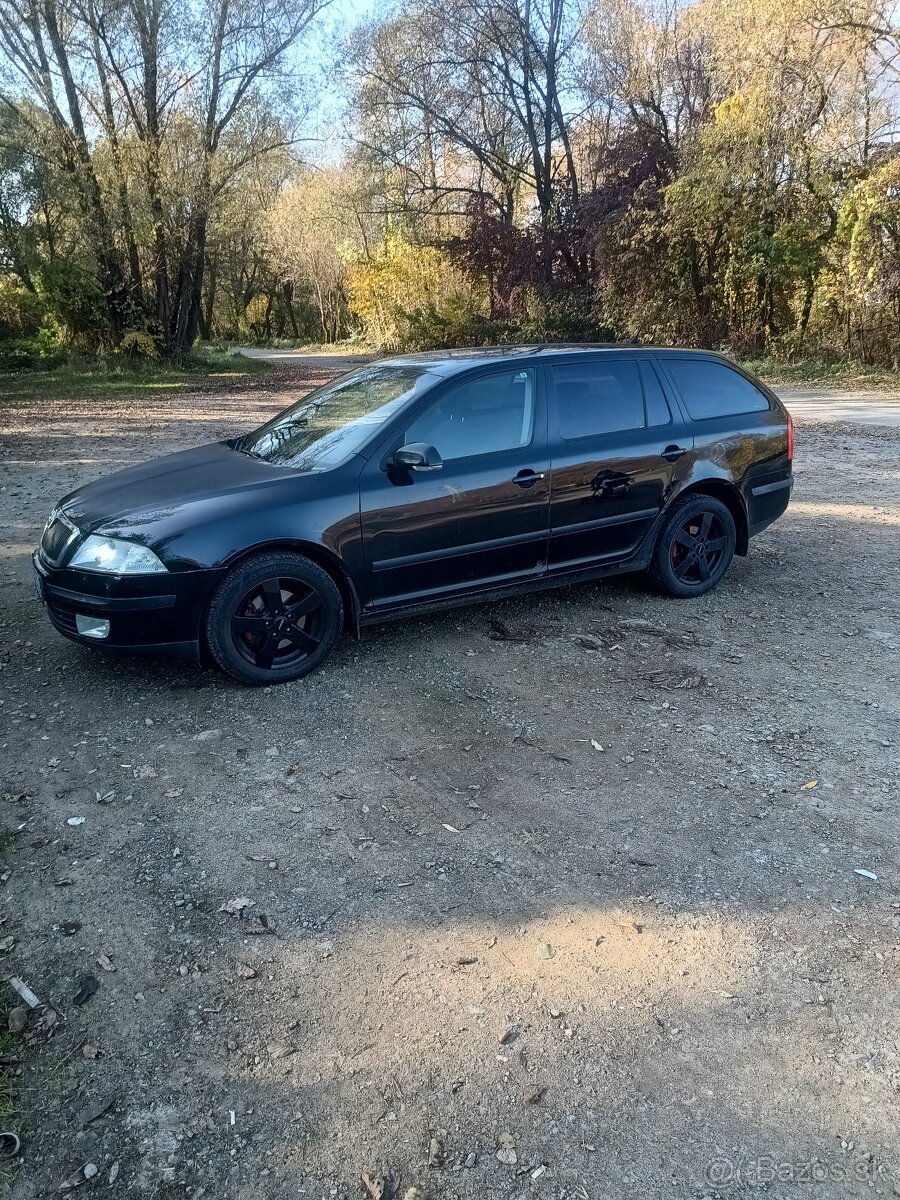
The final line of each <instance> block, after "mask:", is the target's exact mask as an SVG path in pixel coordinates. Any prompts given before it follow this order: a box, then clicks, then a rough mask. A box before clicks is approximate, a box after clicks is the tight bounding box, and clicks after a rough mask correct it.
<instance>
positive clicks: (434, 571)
mask: <svg viewBox="0 0 900 1200" xmlns="http://www.w3.org/2000/svg"><path fill="white" fill-rule="evenodd" d="M539 382H540V378H539V372H538V371H537V370H536V368H534V367H516V368H512V369H509V368H508V369H506V370H502V371H498V370H490V371H486V372H481V373H479V374H477V375H470V376H466V377H464V378H463V379H462V380H460V381H459V382H454V381H450V382H448V384H447V385H445V386H444V387H443V388H441V389H440V390H439V391H438V392H436V394H435V396H434V398H433V399H431V400H429V401H428V402H427V403H426V404H425V405H424V407H423V408H420V409H418V410H417V411H416V412H414V413H413V414H412V415H411V416H410V418H409V419H408V421H406V422H405V423H403V425H402V427H401V428H398V429H395V431H394V432H393V434H392V435H391V437H390V438H389V439H388V440H387V442H386V443H384V444H383V445H382V446H381V447H380V448H379V450H378V452H377V453H376V454H375V455H374V456H373V457H372V458H371V459H370V460H369V462H368V463H367V464H366V466H365V467H364V468H363V471H362V474H361V476H360V516H361V521H362V533H363V543H364V546H365V553H366V561H367V567H368V580H369V597H368V603H369V604H370V605H371V606H372V607H386V606H392V605H402V604H412V603H415V602H417V601H419V600H430V599H436V598H438V597H440V596H443V595H453V594H454V593H462V592H467V591H473V590H478V589H480V588H483V587H492V586H496V587H502V586H504V585H505V584H509V583H515V582H517V581H519V580H522V579H529V578H536V577H540V576H542V575H543V574H544V573H545V571H546V560H547V538H548V533H549V505H550V465H549V456H548V448H547V409H546V403H545V399H544V396H543V389H542V388H540V387H539ZM413 442H418V443H426V444H428V445H431V446H434V447H435V449H436V450H437V451H438V453H439V454H440V456H441V459H442V460H443V461H442V465H441V467H440V468H439V469H438V470H435V471H428V472H424V471H414V470H409V469H398V468H396V467H394V466H392V465H391V456H392V454H393V452H394V451H395V450H397V449H398V448H399V447H400V446H401V445H407V444H410V443H413Z"/></svg>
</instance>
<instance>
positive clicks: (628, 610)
mask: <svg viewBox="0 0 900 1200" xmlns="http://www.w3.org/2000/svg"><path fill="white" fill-rule="evenodd" d="M333 370H334V362H329V361H327V360H313V361H312V362H306V363H304V362H295V363H290V364H283V365H280V366H278V367H277V368H276V370H275V371H274V372H273V373H272V374H271V375H268V376H266V377H265V378H260V377H255V378H254V379H252V380H250V381H248V382H246V383H245V384H243V385H241V386H240V387H238V388H236V389H235V390H233V391H231V392H228V393H223V392H221V391H212V390H203V389H201V390H198V391H196V392H194V393H192V394H190V395H188V394H178V395H176V396H175V397H174V398H172V397H169V398H167V397H166V396H165V395H159V394H157V395H156V396H155V397H151V398H149V399H143V400H138V399H134V398H128V399H117V398H115V397H110V398H104V399H102V400H99V401H98V400H96V399H94V400H91V401H90V402H88V401H72V402H69V403H66V402H63V401H60V400H53V401H52V402H42V401H41V400H40V399H39V398H38V399H36V400H35V403H34V405H33V406H30V405H21V406H18V407H16V408H14V409H7V410H6V411H5V413H4V414H3V424H2V428H3V431H4V432H3V434H2V436H0V463H2V478H0V513H2V522H0V558H2V561H3V564H4V567H5V570H4V572H3V574H2V577H0V635H2V636H0V792H2V793H5V800H4V825H5V829H6V831H7V838H6V842H5V846H4V848H3V851H2V856H3V858H4V860H5V863H6V870H7V872H8V874H6V873H5V874H3V876H2V878H3V880H4V881H5V886H4V887H3V890H2V893H0V894H2V900H3V920H4V921H5V924H4V926H3V929H2V931H0V932H2V934H3V935H4V936H5V937H6V941H5V942H2V943H0V945H2V946H3V947H8V946H9V938H10V937H11V938H14V939H15V944H14V946H13V948H12V949H11V950H8V952H7V953H6V954H5V955H4V963H3V970H4V973H8V974H13V975H16V976H18V977H21V978H22V979H24V980H25V981H26V982H27V983H28V985H29V986H30V987H31V988H32V989H33V990H34V992H35V993H36V994H37V996H38V998H39V999H40V1000H41V1001H42V1002H44V1003H45V1004H47V1005H50V1006H52V1010H53V1011H48V1010H39V1011H38V1012H37V1013H35V1014H32V1015H31V1017H30V1018H29V1022H28V1026H27V1028H26V1031H25V1033H24V1034H19V1035H18V1036H17V1038H16V1040H15V1043H14V1051H13V1053H14V1055H15V1057H16V1058H17V1059H18V1061H19V1065H18V1066H17V1067H15V1066H14V1067H13V1084H14V1087H15V1089H16V1092H17V1095H18V1102H19V1105H20V1107H21V1109H22V1118H21V1122H22V1132H23V1153H22V1155H21V1157H20V1158H19V1159H16V1160H9V1159H8V1160H7V1161H6V1164H5V1168H4V1169H3V1178H4V1180H5V1183H4V1185H3V1186H4V1187H5V1188H6V1193H7V1194H9V1195H11V1196H13V1197H15V1198H16V1200H34V1198H37V1197H45V1196H49V1195H50V1194H51V1193H55V1192H56V1189H57V1188H58V1187H59V1185H60V1184H61V1183H63V1181H65V1180H67V1179H68V1178H69V1177H71V1176H72V1174H73V1172H76V1171H78V1170H79V1169H80V1168H84V1166H85V1164H89V1163H90V1164H94V1165H95V1166H96V1168H97V1174H96V1176H94V1177H93V1178H92V1179H90V1180H89V1182H87V1183H86V1184H85V1185H84V1187H83V1188H82V1189H81V1191H80V1192H79V1193H78V1194H79V1195H82V1196H88V1195H90V1194H92V1193H102V1194H104V1195H106V1194H113V1195H114V1194H116V1193H119V1194H124V1193H126V1192H127V1193H128V1194H129V1195H134V1196H137V1197H148V1198H149V1197H155V1198H157V1200H168V1198H170V1197H171V1198H174V1197H188V1198H190V1200H200V1198H201V1197H204V1198H205V1200H220V1198H223V1197H227V1198H229V1200H231V1198H235V1200H276V1198H278V1200H281V1198H284V1200H294V1198H296V1197H314V1198H319V1197H321V1198H323V1200H333V1198H335V1197H337V1198H343V1197H354V1196H360V1195H364V1194H365V1192H364V1191H363V1188H362V1185H361V1183H360V1177H361V1175H362V1173H364V1172H366V1173H368V1174H369V1175H370V1176H371V1177H373V1178H372V1190H373V1194H375V1195H377V1194H378V1191H379V1188H378V1180H377V1178H374V1177H376V1176H377V1175H378V1174H379V1173H383V1172H387V1173H389V1174H390V1175H391V1176H393V1177H397V1180H398V1189H399V1190H398V1191H397V1195H398V1197H404V1196H405V1195H407V1192H408V1189H410V1188H418V1189H419V1191H418V1192H413V1193H411V1196H420V1195H422V1196H428V1197H432V1198H433V1200H438V1198H440V1200H453V1198H457V1197H458V1198H460V1200H463V1198H465V1200H475V1198H478V1200H486V1198H490V1200H493V1198H495V1197H496V1198H507V1197H508V1198H509V1200H519V1198H523V1200H524V1198H531V1197H541V1198H545V1200H551V1198H552V1200H556V1198H559V1200H561V1198H563V1197H569V1198H572V1200H575V1198H578V1200H631V1198H637V1197H640V1198H641V1200H646V1198H650V1200H687V1198H690V1197H702V1196H709V1197H719V1196H722V1197H725V1196H741V1195H747V1194H751V1193H752V1194H757V1193H759V1192H762V1193H765V1194H766V1195H769V1196H773V1197H799V1196H803V1197H809V1198H811V1200H814V1198H818V1197H829V1198H831V1197H834V1198H838V1197H841V1198H845V1197H852V1196H863V1195H865V1196H870V1195H876V1196H892V1195H897V1194H900V1138H898V1126H897V1119H896V1114H897V1105H898V1087H900V1030H898V1022H897V1012H898V1008H897V980H898V967H900V957H898V953H900V938H898V928H900V888H898V884H900V864H898V860H897V846H898V834H897V820H896V800H897V795H898V782H900V762H898V750H897V740H898V737H897V710H898V684H900V656H898V648H900V601H898V593H897V587H896V582H897V550H898V527H900V430H897V429H889V428H882V427H880V426H876V425H850V424H846V425H841V424H837V425H835V424H831V425H826V424H815V423H806V422H803V421H801V423H800V425H799V427H798V438H797V463H796V469H797V476H798V487H797V489H796V491H795V496H796V499H795V501H794V502H793V504H792V505H791V508H790V509H789V512H788V514H787V515H786V517H785V518H784V519H783V520H782V521H780V522H779V523H778V524H777V525H775V526H774V527H773V528H771V529H770V530H768V531H767V532H766V533H764V534H763V535H762V536H760V537H759V538H758V539H756V540H755V541H754V543H753V545H752V550H751V554H750V556H749V558H748V559H740V560H737V561H736V562H735V564H734V566H733V568H732V570H731V572H730V573H729V575H728V577H727V578H726V581H725V582H724V584H723V585H722V586H721V587H720V588H719V589H718V590H717V591H716V592H714V593H713V594H711V595H709V596H706V597H704V598H703V599H702V600H700V601H697V602H690V603H688V602H674V601H670V600H664V599H662V598H658V597H656V596H653V595H652V594H650V593H648V592H647V591H646V590H645V589H644V587H643V585H642V583H641V582H640V580H637V581H633V582H628V581H621V580H620V581H616V582H614V583H606V584H597V585H587V586H581V587H578V588H573V589H569V590H564V591H559V592H555V593H542V594H538V595H536V596H534V597H529V598H525V599H520V600H516V601H514V602H510V601H507V602H503V603H500V604H495V605H491V606H481V607H473V608H471V609H465V610H456V611H454V612H451V613H449V614H442V615H436V616H432V617H428V618H420V619H417V620H413V621H409V622H408V623H405V624H392V625H385V626H382V627H380V628H376V629H372V630H368V631H366V632H365V634H364V638H363V641H362V642H361V643H358V644H357V643H355V642H353V641H352V640H349V639H346V640H345V641H344V642H343V643H342V644H341V646H340V647H339V649H338V651H337V653H336V654H335V655H334V657H333V658H332V659H331V661H330V662H329V663H328V664H327V665H326V667H325V668H324V669H323V670H322V671H321V672H320V673H319V674H318V675H316V676H314V677H313V678H311V679H308V680H305V681H301V682H299V683H296V684H291V685H287V686H284V687H279V688H273V689H271V690H267V691H261V692H259V691H256V692H251V691H246V690H242V689H241V688H239V687H237V686H235V685H232V684H231V683H229V682H228V681H227V680H226V679H225V678H223V677H222V676H220V675H218V674H216V673H214V672H212V671H206V670H199V669H196V668H191V667H185V666H179V665H173V664H167V663H165V662H162V663H156V662H145V661H128V660H125V661H122V660H107V659H105V658H103V657H102V656H100V655H98V654H92V653H90V652H88V651H85V650H82V649H80V648H79V647H76V646H74V645H71V644H69V643H68V642H66V641H64V640H63V639H61V638H60V637H59V636H58V635H57V634H56V633H55V632H54V631H53V630H52V628H51V627H50V625H49V623H48V621H47V619H46V617H45V616H44V614H43V613H42V611H41V610H40V608H39V606H38V604H37V602H36V601H35V600H34V598H33V594H32V583H31V577H30V564H29V558H28V555H29V553H30V551H31V549H32V547H33V546H34V544H35V543H36V541H37V538H38V536H39V532H40V528H41V525H42V522H43V520H44V518H45V516H46V513H47V511H48V509H49V507H50V506H51V504H52V503H53V501H54V500H55V499H56V498H57V497H58V496H60V495H61V494H63V493H64V492H66V491H68V490H69V489H70V488H72V487H73V486H75V485H76V484H78V483H80V482H83V481H86V480H88V479H91V478H93V477H95V476H97V475H99V474H102V473H103V472H106V471H110V470H113V469H115V468H116V467H118V466H120V465H124V464H126V463H128V462H132V461H134V460H136V459H143V458H146V457H149V456H151V455H154V454H158V453H162V452H164V451H167V450H169V449H173V448H176V447H179V446H186V445H190V444H192V443H198V442H201V441H204V440H211V439H213V438H218V437H222V436H226V435H230V434H233V433H235V432H238V431H240V430H243V429H245V428H247V427H249V426H251V425H252V424H255V423H257V422H258V421H260V420H261V419H262V418H263V417H265V416H268V415H269V414H270V413H271V412H273V411H275V410H276V409H278V408H279V407H281V406H283V405H284V404H285V403H287V402H289V401H290V400H291V399H293V398H294V397H295V396H296V395H298V394H300V392H301V391H302V390H303V389H305V388H306V387H308V386H309V385H310V384H312V383H313V382H318V381H320V380H321V379H322V378H324V377H326V376H327V374H328V372H330V371H333ZM595 743H596V745H595ZM600 747H602V749H601V748H600ZM70 818H83V820H82V821H81V822H80V823H78V824H74V823H70ZM861 870H864V871H867V872H871V873H872V875H875V876H877V879H874V878H871V877H870V876H864V875H861V874H859V873H858V872H859V871H861ZM238 898H246V899H247V900H250V901H252V902H253V907H252V908H249V909H245V910H244V913H243V915H231V914H229V913H228V912H223V911H220V906H221V905H222V904H223V903H224V902H227V901H230V900H234V899H238ZM272 927H274V932H271V929H272ZM267 930H268V931H267ZM98 956H106V960H105V962H106V967H107V969H104V965H103V963H102V962H101V963H99V964H98ZM109 966H113V967H114V968H115V969H114V970H113V971H110V970H109V969H108V967H109ZM86 977H93V979H94V980H96V981H97V982H98V983H99V988H98V989H97V990H96V992H95V993H94V994H93V995H90V996H89V997H88V998H87V999H85V998H84V992H85V991H90V988H91V986H92V985H90V984H89V985H88V987H87V988H84V987H82V989H81V991H82V994H81V995H78V992H79V987H80V985H82V983H83V981H84V980H85V978H86ZM10 997H11V998H12V999H13V1000H14V999H15V997H14V996H13V995H12V993H11V992H10ZM79 1000H84V1003H82V1004H79V1003H78V1001H79ZM54 1012H55V1013H56V1014H57V1019H56V1021H55V1024H53V1015H54ZM13 1020H14V1022H15V1020H16V1018H15V1017H14V1018H13ZM48 1025H52V1028H50V1029H49V1030H48V1029H47V1028H46V1027H47V1026H48ZM88 1055H90V1057H89V1056H88ZM498 1152H499V1157H498ZM429 1155H430V1156H431V1159H432V1162H431V1165H429ZM88 1174H89V1175H93V1170H92V1169H89V1171H88ZM76 1178H77V1177H76ZM397 1180H395V1181H397ZM110 1181H112V1186H111V1187H110ZM392 1187H393V1182H389V1184H388V1186H387V1187H386V1188H385V1189H384V1195H385V1196H388V1197H389V1196H390V1195H391V1194H392Z"/></svg>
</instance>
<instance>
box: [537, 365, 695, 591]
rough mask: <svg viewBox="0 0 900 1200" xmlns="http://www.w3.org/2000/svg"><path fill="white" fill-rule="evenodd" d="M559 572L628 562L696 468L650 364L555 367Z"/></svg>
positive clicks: (554, 518)
mask: <svg viewBox="0 0 900 1200" xmlns="http://www.w3.org/2000/svg"><path fill="white" fill-rule="evenodd" d="M547 374H548V392H549V397H550V437H551V443H552V455H551V457H552V468H553V494H552V499H551V504H550V529H551V533H550V548H549V559H548V562H549V570H550V572H551V573H552V572H554V571H558V572H565V571H567V570H577V569H578V568H579V567H581V566H587V565H589V564H591V563H593V562H596V561H600V562H603V561H607V560H608V561H611V562H613V561H616V560H617V559H625V558H627V557H628V556H629V555H630V554H632V553H633V552H634V551H635V550H636V549H637V547H638V546H639V545H640V543H641V541H642V540H643V538H644V536H645V535H646V534H647V532H648V531H649V529H650V527H651V525H652V524H653V522H654V521H655V520H656V518H657V516H658V515H659V513H660V510H661V509H662V506H663V505H664V503H665V501H666V499H667V498H668V496H669V494H670V493H671V491H672V489H673V487H674V486H675V484H676V483H677V481H678V480H679V479H681V477H682V476H683V475H684V473H685V472H686V471H687V470H688V468H689V467H690V463H691V459H692V456H693V445H694V443H693V438H692V437H691V436H690V435H689V434H688V432H687V430H686V428H685V425H684V420H683V418H682V417H681V415H680V413H679V411H678V409H677V406H676V405H674V404H670V403H669V402H668V401H667V399H666V395H665V393H664V391H663V387H662V384H661V383H660V380H659V377H658V376H657V374H656V371H655V370H654V367H653V364H652V362H651V360H650V359H649V358H646V357H637V356H635V357H630V358H629V357H625V356H619V355H616V354H610V355H606V354H604V355H602V356H599V355H598V356H591V357H590V358H588V357H587V356H583V357H581V358H580V359H577V360H576V359H569V360H565V361H562V362H556V363H553V364H551V365H549V366H548V368H547Z"/></svg>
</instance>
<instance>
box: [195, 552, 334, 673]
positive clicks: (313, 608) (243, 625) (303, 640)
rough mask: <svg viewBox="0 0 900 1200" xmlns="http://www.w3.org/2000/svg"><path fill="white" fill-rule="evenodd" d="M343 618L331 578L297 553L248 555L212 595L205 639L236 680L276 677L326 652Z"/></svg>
mask: <svg viewBox="0 0 900 1200" xmlns="http://www.w3.org/2000/svg"><path fill="white" fill-rule="evenodd" d="M342 626H343V604H342V602H341V596H340V592H339V591H338V589H337V587H336V586H335V583H334V580H333V579H332V578H331V576H330V575H328V573H327V572H325V571H323V570H322V568H321V567H319V566H317V564H315V563H313V562H311V561H310V560H309V559H307V558H304V557H303V556H302V555H299V554H292V553H285V554H274V553H273V554H270V555H261V556H260V557H258V558H254V559H250V560H249V561H248V562H246V563H242V564H241V565H240V566H238V567H236V568H235V570H234V571H232V572H231V574H230V575H228V576H227V577H226V578H225V579H224V580H223V581H222V583H221V584H220V585H219V587H218V588H217V589H216V592H215V594H214V596H213V599H212V602H211V603H210V608H209V615H208V618H207V641H208V644H209V648H210V651H211V652H212V655H213V658H215V660H216V662H217V663H218V664H219V666H220V667H222V669H223V670H225V671H227V672H228V673H229V674H230V675H232V676H234V678H236V679H239V680H240V681H241V682H242V683H251V684H268V683H282V682H286V681H287V680H290V679H299V678H300V677H301V676H303V675H308V674H309V673H310V671H313V670H315V668H316V667H317V666H318V665H319V664H320V663H321V662H322V661H323V660H324V659H325V658H326V657H327V655H328V654H329V653H330V652H331V650H332V648H333V646H334V644H335V642H336V641H337V638H338V636H339V634H340V631H341V628H342Z"/></svg>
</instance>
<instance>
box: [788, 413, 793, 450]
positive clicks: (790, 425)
mask: <svg viewBox="0 0 900 1200" xmlns="http://www.w3.org/2000/svg"><path fill="white" fill-rule="evenodd" d="M793 461H794V418H793V417H792V416H791V414H790V413H788V462H793Z"/></svg>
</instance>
